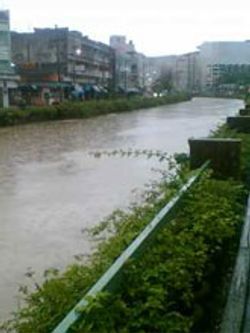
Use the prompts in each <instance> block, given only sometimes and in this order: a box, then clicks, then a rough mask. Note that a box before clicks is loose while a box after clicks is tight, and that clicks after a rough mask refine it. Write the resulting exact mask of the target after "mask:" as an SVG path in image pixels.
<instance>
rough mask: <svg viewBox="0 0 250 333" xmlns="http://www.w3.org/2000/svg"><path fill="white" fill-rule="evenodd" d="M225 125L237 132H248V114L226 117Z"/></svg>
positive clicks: (249, 123)
mask: <svg viewBox="0 0 250 333" xmlns="http://www.w3.org/2000/svg"><path fill="white" fill-rule="evenodd" d="M227 125H228V126H229V127H230V128H232V129H235V130H237V131H238V132H242V133H250V115H249V116H238V117H227Z"/></svg>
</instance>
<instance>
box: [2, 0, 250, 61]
mask: <svg viewBox="0 0 250 333" xmlns="http://www.w3.org/2000/svg"><path fill="white" fill-rule="evenodd" d="M0 8H3V9H10V11H11V28H12V30H17V31H32V29H33V27H54V26H55V24H57V25H58V26H59V27H69V28H70V29H72V30H79V31H81V32H82V33H83V34H84V35H88V36H89V37H90V38H92V39H95V40H99V41H102V42H105V43H108V42H109V36H110V35H111V34H122V35H126V36H127V38H128V39H132V40H133V41H134V43H135V45H136V49H137V51H140V52H143V53H144V54H146V55H166V54H180V53H185V52H189V51H193V50H195V49H196V46H198V45H199V44H201V43H202V42H203V41H209V40H210V41H213V40H245V39H250V23H249V22H250V21H249V14H250V1H249V0H238V1H233V2H231V1H230V0H209V1H208V0H124V1H120V0H70V1H67V0H60V1H59V0H42V1H38V0H0Z"/></svg>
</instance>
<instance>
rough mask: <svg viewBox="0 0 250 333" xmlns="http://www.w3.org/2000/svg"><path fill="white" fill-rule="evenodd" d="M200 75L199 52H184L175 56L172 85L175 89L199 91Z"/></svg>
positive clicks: (190, 91)
mask: <svg viewBox="0 0 250 333" xmlns="http://www.w3.org/2000/svg"><path fill="white" fill-rule="evenodd" d="M200 76H201V65H200V54H199V52H191V53H186V54H182V55H179V56H177V57H176V64H175V71H174V81H175V83H174V85H175V88H176V90H177V91H185V92H188V93H191V94H195V93H198V92H199V91H200Z"/></svg>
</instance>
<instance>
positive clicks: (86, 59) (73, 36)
mask: <svg viewBox="0 0 250 333" xmlns="http://www.w3.org/2000/svg"><path fill="white" fill-rule="evenodd" d="M11 38H12V59H13V62H14V63H15V65H16V68H17V71H18V73H19V74H20V77H21V86H22V89H23V92H24V93H26V99H32V100H28V101H27V102H28V103H33V104H44V103H45V102H48V96H52V97H53V98H52V100H55V101H58V100H61V99H64V98H68V97H69V96H70V94H71V92H72V91H74V93H77V92H78V93H81V94H82V95H85V97H93V96H94V95H95V94H101V93H104V92H107V91H108V90H109V89H111V88H112V87H113V77H114V73H113V71H114V51H113V49H112V48H110V47H109V46H108V45H106V44H103V43H100V42H96V41H93V40H91V39H89V38H88V37H87V36H83V35H82V33H80V32H78V31H70V30H69V29H68V28H57V27H55V28H54V29H34V32H32V33H17V32H12V35H11Z"/></svg>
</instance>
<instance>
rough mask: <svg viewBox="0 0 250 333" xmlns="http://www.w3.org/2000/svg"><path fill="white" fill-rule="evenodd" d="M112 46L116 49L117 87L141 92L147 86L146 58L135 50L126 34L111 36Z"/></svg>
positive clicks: (127, 90)
mask: <svg viewBox="0 0 250 333" xmlns="http://www.w3.org/2000/svg"><path fill="white" fill-rule="evenodd" d="M110 46H111V47H112V48H113V49H114V50H115V77H116V78H115V81H116V89H117V90H118V91H119V90H122V91H124V92H126V93H127V92H136V91H137V92H139V91H142V90H143V89H144V86H145V59H146V57H145V56H144V55H143V54H142V53H138V52H136V50H135V46H134V44H133V42H132V41H129V42H127V41H126V37H125V36H120V35H114V36H111V37H110Z"/></svg>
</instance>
